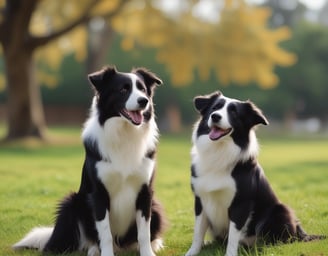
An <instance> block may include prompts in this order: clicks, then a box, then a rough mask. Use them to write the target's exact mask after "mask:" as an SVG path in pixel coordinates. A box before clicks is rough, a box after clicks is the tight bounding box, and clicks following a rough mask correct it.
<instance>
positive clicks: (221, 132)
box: [209, 126, 232, 140]
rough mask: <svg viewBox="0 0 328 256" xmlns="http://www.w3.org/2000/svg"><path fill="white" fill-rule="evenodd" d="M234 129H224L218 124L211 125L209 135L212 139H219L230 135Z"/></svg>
mask: <svg viewBox="0 0 328 256" xmlns="http://www.w3.org/2000/svg"><path fill="white" fill-rule="evenodd" d="M231 131H232V128H228V129H222V128H220V127H218V126H213V127H211V130H210V133H209V137H210V139H211V140H218V139H220V138H222V137H224V136H226V135H228V134H229V133H230V132H231Z"/></svg>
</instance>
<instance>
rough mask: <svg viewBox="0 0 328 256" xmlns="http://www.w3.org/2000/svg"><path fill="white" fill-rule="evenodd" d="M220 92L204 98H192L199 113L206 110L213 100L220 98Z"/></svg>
mask: <svg viewBox="0 0 328 256" xmlns="http://www.w3.org/2000/svg"><path fill="white" fill-rule="evenodd" d="M220 95H221V92H219V91H217V92H214V93H212V94H209V95H205V96H196V97H195V98H194V106H195V108H196V110H197V111H198V112H199V113H203V112H204V110H206V108H207V107H208V106H209V105H211V104H212V102H213V100H214V99H215V98H217V97H220Z"/></svg>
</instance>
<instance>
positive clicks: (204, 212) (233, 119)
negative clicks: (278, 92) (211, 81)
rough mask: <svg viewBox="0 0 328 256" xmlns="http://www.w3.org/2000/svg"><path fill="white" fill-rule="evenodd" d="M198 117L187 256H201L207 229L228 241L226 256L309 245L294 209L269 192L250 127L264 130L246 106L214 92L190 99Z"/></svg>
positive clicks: (261, 118)
mask: <svg viewBox="0 0 328 256" xmlns="http://www.w3.org/2000/svg"><path fill="white" fill-rule="evenodd" d="M194 105H195V108H196V110H197V111H198V112H199V113H200V115H201V117H200V119H199V121H198V122H197V123H196V124H195V126H194V129H193V135H192V141H193V148H192V151H191V158H192V166H191V186H192V190H193V193H194V197H195V228H194V237H193V242H192V245H191V247H190V249H189V251H188V252H187V253H186V255H187V256H191V255H196V254H198V253H199V252H200V250H201V247H202V244H203V241H204V236H205V233H206V231H207V229H210V231H211V234H212V235H213V237H214V238H215V239H218V240H220V241H222V242H224V241H227V250H226V255H229V256H235V255H237V253H238V245H239V243H242V244H245V245H247V246H251V245H253V244H254V243H255V241H256V239H263V241H264V242H267V243H275V242H278V241H281V242H291V241H295V240H298V241H309V240H314V239H320V238H323V237H322V236H315V235H307V234H306V233H305V232H304V231H303V229H302V228H301V226H300V224H299V222H298V220H297V219H296V217H295V216H294V214H293V212H292V210H290V209H289V208H288V207H287V206H285V205H283V204H282V203H281V202H280V201H279V200H278V198H277V196H276V195H275V194H274V192H273V190H272V189H271V187H270V185H269V182H268V180H267V179H266V177H265V175H264V172H263V170H262V168H261V166H260V165H259V163H258V162H257V155H258V143H257V139H256V136H255V131H254V127H255V126H256V125H258V124H263V125H267V124H268V121H267V119H266V118H265V117H264V115H263V114H262V112H261V111H260V110H259V109H258V108H257V107H256V106H255V105H254V104H253V103H252V102H250V101H239V100H236V99H230V98H227V97H225V96H223V95H222V94H221V93H220V92H215V93H212V94H210V95H206V96H198V97H195V99H194Z"/></svg>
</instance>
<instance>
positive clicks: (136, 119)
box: [129, 111, 143, 124]
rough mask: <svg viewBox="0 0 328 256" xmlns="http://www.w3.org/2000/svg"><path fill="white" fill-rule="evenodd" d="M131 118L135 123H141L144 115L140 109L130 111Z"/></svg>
mask: <svg viewBox="0 0 328 256" xmlns="http://www.w3.org/2000/svg"><path fill="white" fill-rule="evenodd" d="M129 115H130V118H131V119H132V121H133V122H134V123H135V124H141V123H142V121H143V115H142V114H141V112H140V111H130V112H129Z"/></svg>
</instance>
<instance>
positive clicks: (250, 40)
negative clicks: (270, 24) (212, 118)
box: [113, 0, 296, 88]
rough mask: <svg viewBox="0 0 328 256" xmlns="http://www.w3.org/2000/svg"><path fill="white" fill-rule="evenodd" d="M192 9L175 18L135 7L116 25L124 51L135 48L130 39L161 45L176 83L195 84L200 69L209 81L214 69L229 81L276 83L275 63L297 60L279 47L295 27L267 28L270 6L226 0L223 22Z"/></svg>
mask: <svg viewBox="0 0 328 256" xmlns="http://www.w3.org/2000/svg"><path fill="white" fill-rule="evenodd" d="M191 9H192V8H190V10H191ZM190 10H188V11H185V12H182V13H180V15H179V17H178V18H171V17H168V16H165V14H163V13H162V12H161V11H159V10H158V9H156V8H154V7H152V6H151V5H146V6H145V7H144V8H130V9H128V10H126V12H125V13H123V14H122V15H120V16H119V17H117V19H116V20H115V21H114V23H113V25H114V28H115V29H116V30H117V31H119V32H120V33H122V34H123V35H124V36H125V39H124V40H123V42H122V48H123V49H124V50H131V49H133V47H134V44H132V43H131V42H137V43H138V44H141V45H143V46H146V47H156V48H158V54H157V60H158V61H159V62H162V63H164V64H165V65H166V66H167V68H168V70H169V72H170V74H171V78H172V82H173V84H175V85H176V86H183V85H187V84H188V83H190V82H191V81H192V79H193V77H194V71H195V70H197V71H198V74H199V77H200V78H201V79H202V80H206V79H208V78H209V75H210V71H211V69H213V70H214V72H215V73H216V75H217V77H218V79H219V80H220V81H221V82H222V83H223V84H226V85H227V84H229V83H231V82H236V83H239V84H247V83H249V82H250V81H256V82H257V83H258V84H259V85H260V86H261V87H263V88H271V87H273V86H275V85H276V84H277V83H278V77H277V76H276V75H275V74H274V66H275V65H281V66H290V65H292V64H294V63H295V62H296V56H295V55H294V54H291V53H288V52H286V51H285V50H283V49H282V48H281V47H280V46H279V43H280V42H281V41H284V40H286V39H289V38H290V36H291V34H290V30H289V29H288V28H286V27H282V28H279V29H276V30H269V29H268V28H267V27H266V22H267V19H268V17H269V16H270V14H271V11H270V10H269V9H268V8H260V7H252V6H248V5H246V4H245V2H244V1H243V0H225V4H224V8H223V9H222V10H220V21H219V22H218V23H211V22H205V21H204V20H201V19H198V18H196V17H195V16H194V15H193V14H192V12H191V11H190ZM125 40H127V41H125Z"/></svg>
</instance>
